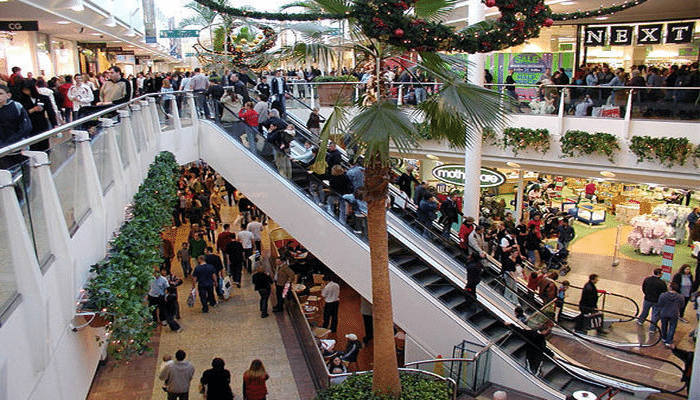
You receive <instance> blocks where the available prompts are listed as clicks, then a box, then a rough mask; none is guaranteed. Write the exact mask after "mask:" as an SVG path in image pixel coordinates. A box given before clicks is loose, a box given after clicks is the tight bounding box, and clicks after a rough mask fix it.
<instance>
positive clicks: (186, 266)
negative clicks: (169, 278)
mask: <svg viewBox="0 0 700 400" xmlns="http://www.w3.org/2000/svg"><path fill="white" fill-rule="evenodd" d="M189 246H190V245H189V243H187V242H182V248H181V249H180V250H178V251H177V259H178V261H180V266H181V267H182V273H183V274H184V275H185V278H187V277H188V276H189V275H190V273H191V272H192V264H191V263H190V251H189Z"/></svg>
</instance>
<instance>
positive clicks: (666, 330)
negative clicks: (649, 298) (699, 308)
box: [656, 282, 685, 347]
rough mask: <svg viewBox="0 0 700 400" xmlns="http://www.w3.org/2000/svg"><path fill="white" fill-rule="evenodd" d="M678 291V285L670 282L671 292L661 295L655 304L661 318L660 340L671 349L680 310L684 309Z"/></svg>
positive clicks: (682, 298)
mask: <svg viewBox="0 0 700 400" xmlns="http://www.w3.org/2000/svg"><path fill="white" fill-rule="evenodd" d="M679 291H680V288H679V287H678V284H677V283H675V282H671V290H670V291H667V292H664V293H661V295H660V296H659V301H658V302H657V303H656V304H657V307H658V308H659V315H660V317H661V340H663V342H664V344H665V345H666V347H671V345H672V344H673V336H675V334H676V325H677V324H678V318H680V315H681V309H682V308H683V307H685V298H684V297H683V295H682V294H680V293H679Z"/></svg>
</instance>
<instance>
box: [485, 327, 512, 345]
mask: <svg viewBox="0 0 700 400" xmlns="http://www.w3.org/2000/svg"><path fill="white" fill-rule="evenodd" d="M508 332H510V329H508V328H506V327H505V326H503V325H501V324H494V325H491V326H490V327H489V328H487V329H486V330H485V331H484V333H486V334H487V335H488V336H489V338H490V339H491V340H492V341H494V342H498V341H499V340H501V339H503V338H504V337H505V336H506V335H507V334H508Z"/></svg>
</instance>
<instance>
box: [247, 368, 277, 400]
mask: <svg viewBox="0 0 700 400" xmlns="http://www.w3.org/2000/svg"><path fill="white" fill-rule="evenodd" d="M268 379H270V375H268V374H267V371H265V366H264V365H263V363H262V361H260V360H257V359H256V360H253V362H252V363H250V368H248V370H247V371H245V372H244V373H243V400H265V399H267V385H266V383H265V382H266V381H267V380H268Z"/></svg>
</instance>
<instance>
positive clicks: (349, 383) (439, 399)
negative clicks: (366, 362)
mask: <svg viewBox="0 0 700 400" xmlns="http://www.w3.org/2000/svg"><path fill="white" fill-rule="evenodd" d="M400 379H401V387H402V392H401V396H400V397H399V398H398V400H409V399H431V400H449V399H451V398H452V396H451V389H450V387H449V386H448V385H447V383H446V382H445V381H440V380H434V379H430V378H428V377H425V376H422V375H414V374H409V373H401V374H400ZM387 398H388V397H386V396H380V395H373V394H372V374H371V373H368V374H362V375H353V376H350V377H348V378H347V379H346V380H345V381H343V383H341V384H338V385H334V386H331V387H329V388H327V389H324V390H321V391H319V392H318V394H317V395H316V399H315V400H346V399H348V400H349V399H376V400H380V399H387Z"/></svg>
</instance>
